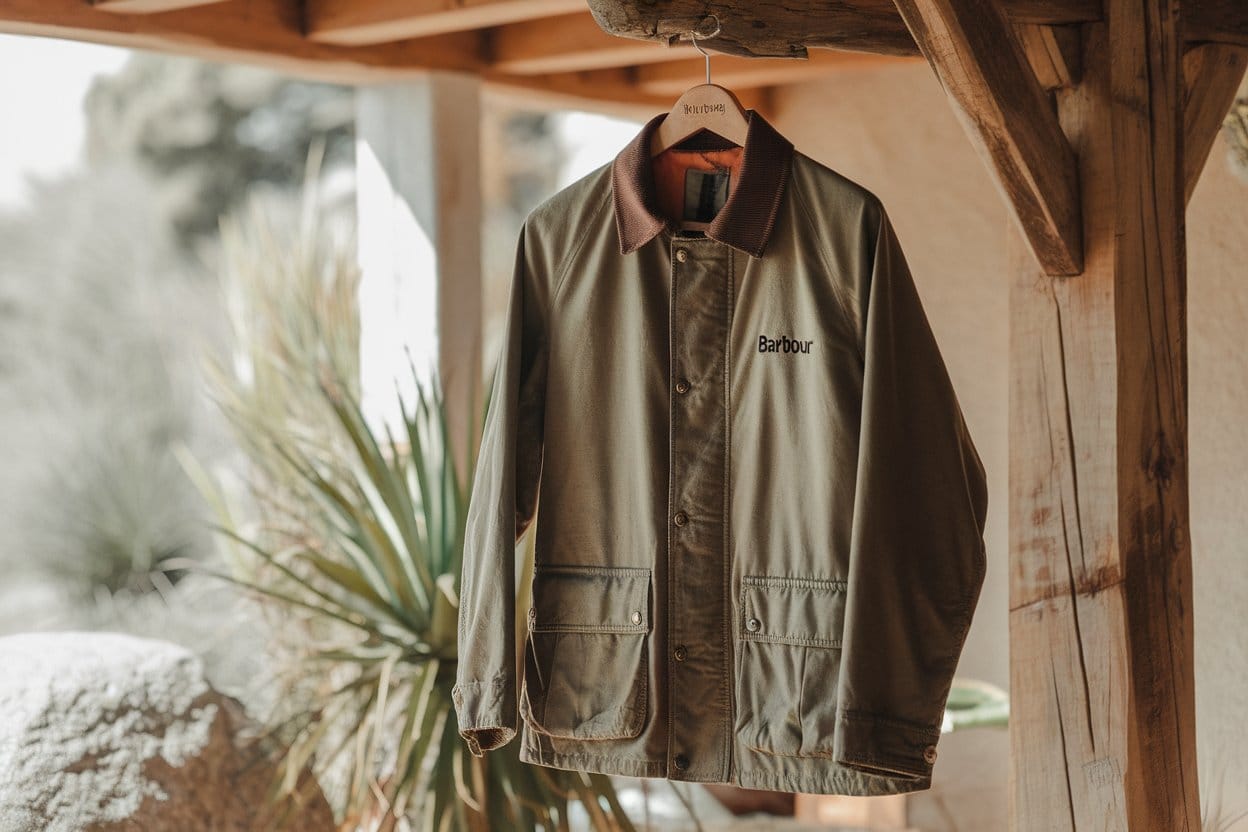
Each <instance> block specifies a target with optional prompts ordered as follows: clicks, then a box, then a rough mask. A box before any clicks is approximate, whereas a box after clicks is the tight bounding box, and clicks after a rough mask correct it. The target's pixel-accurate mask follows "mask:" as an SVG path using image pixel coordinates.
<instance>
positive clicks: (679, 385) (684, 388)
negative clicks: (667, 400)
mask: <svg viewBox="0 0 1248 832" xmlns="http://www.w3.org/2000/svg"><path fill="white" fill-rule="evenodd" d="M689 386H690V385H689V382H688V381H687V380H686V379H683V378H682V379H681V380H680V381H678V382H676V392H677V393H680V394H681V395H684V394H685V393H688V392H689Z"/></svg>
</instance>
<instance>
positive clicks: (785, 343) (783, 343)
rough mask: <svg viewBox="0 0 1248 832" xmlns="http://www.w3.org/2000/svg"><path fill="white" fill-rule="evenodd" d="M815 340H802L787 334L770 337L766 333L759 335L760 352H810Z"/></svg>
mask: <svg viewBox="0 0 1248 832" xmlns="http://www.w3.org/2000/svg"><path fill="white" fill-rule="evenodd" d="M813 344H814V341H801V340H798V339H797V338H790V337H789V336H787V335H781V336H780V337H779V338H768V337H767V336H766V335H760V336H758V351H759V352H796V353H809V352H810V350H811V346H812V345H813Z"/></svg>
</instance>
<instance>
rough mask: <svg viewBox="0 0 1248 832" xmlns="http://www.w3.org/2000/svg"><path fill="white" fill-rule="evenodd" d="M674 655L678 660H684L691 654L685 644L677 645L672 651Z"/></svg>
mask: <svg viewBox="0 0 1248 832" xmlns="http://www.w3.org/2000/svg"><path fill="white" fill-rule="evenodd" d="M672 655H673V656H675V657H676V661H678V662H683V661H684V660H685V658H686V657H687V656H688V655H689V650H688V649H687V648H686V647H685V645H683V644H678V645H676V649H675V650H673V651H672Z"/></svg>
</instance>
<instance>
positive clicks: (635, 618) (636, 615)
mask: <svg viewBox="0 0 1248 832" xmlns="http://www.w3.org/2000/svg"><path fill="white" fill-rule="evenodd" d="M632 621H633V623H634V624H640V623H641V610H633V615H632Z"/></svg>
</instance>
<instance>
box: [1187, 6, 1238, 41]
mask: <svg viewBox="0 0 1248 832" xmlns="http://www.w3.org/2000/svg"><path fill="white" fill-rule="evenodd" d="M1183 35H1184V37H1185V38H1186V39H1187V42H1188V43H1228V44H1232V45H1235V46H1248V3H1244V0H1191V2H1190V3H1189V5H1187V6H1185V7H1184V9H1183Z"/></svg>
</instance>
